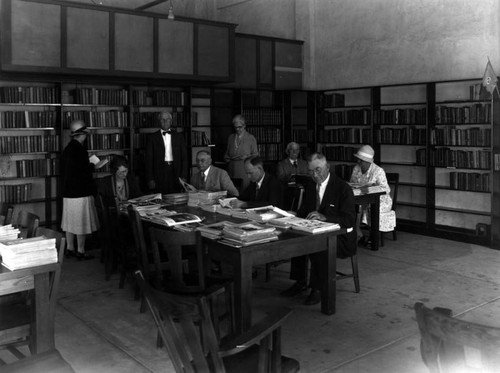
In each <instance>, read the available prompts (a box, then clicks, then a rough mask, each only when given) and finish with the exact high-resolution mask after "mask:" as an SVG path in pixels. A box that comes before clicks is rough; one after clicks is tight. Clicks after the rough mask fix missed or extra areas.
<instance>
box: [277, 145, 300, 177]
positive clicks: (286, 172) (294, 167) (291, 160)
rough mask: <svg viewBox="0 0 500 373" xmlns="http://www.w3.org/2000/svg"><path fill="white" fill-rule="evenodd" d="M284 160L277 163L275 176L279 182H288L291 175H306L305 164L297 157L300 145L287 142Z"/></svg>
mask: <svg viewBox="0 0 500 373" xmlns="http://www.w3.org/2000/svg"><path fill="white" fill-rule="evenodd" d="M285 153H286V154H287V155H288V157H287V158H286V159H283V160H282V161H280V162H278V165H277V167H276V176H277V177H278V179H279V180H280V181H281V182H285V183H287V182H289V181H290V179H291V178H292V176H293V175H307V162H306V161H304V160H303V159H301V158H300V157H299V155H300V145H299V144H297V143H296V142H293V141H292V142H289V143H288V144H287V146H286V150H285Z"/></svg>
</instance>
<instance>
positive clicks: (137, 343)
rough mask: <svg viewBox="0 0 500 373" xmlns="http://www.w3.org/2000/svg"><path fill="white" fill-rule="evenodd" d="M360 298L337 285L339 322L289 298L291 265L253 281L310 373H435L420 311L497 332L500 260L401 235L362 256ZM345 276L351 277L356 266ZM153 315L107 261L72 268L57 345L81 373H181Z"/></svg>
mask: <svg viewBox="0 0 500 373" xmlns="http://www.w3.org/2000/svg"><path fill="white" fill-rule="evenodd" d="M359 266H360V274H361V293H359V294H356V293H354V284H353V282H352V280H351V279H349V280H343V281H340V282H338V283H337V289H338V290H337V313H336V314H335V315H333V316H326V315H323V314H321V313H320V311H319V309H320V307H319V305H318V306H312V307H311V306H304V305H303V304H302V301H303V300H304V298H305V294H304V295H301V296H297V297H295V298H292V299H289V298H283V297H280V296H279V292H280V291H281V290H283V289H285V288H286V287H288V286H289V285H290V284H291V282H290V281H289V280H288V279H287V277H288V273H287V268H288V266H287V265H282V266H280V267H277V268H275V269H274V271H273V273H272V279H271V281H270V282H268V283H266V282H264V281H263V277H264V276H263V268H259V276H258V278H257V279H256V280H255V281H254V309H255V313H254V315H255V317H256V318H258V317H259V315H260V316H261V315H263V314H264V313H265V311H266V309H269V308H270V307H273V306H278V305H279V306H288V307H291V308H293V309H294V313H293V314H292V315H291V317H290V318H289V319H288V320H287V321H286V323H285V325H284V330H283V334H282V341H283V352H284V354H286V355H288V356H292V357H294V358H296V359H297V360H299V362H300V365H301V371H302V372H346V373H347V372H356V373H362V372H387V373H390V372H394V373H396V372H397V373H399V372H405V373H420V372H421V373H424V372H427V369H426V367H425V365H424V364H423V363H422V362H421V358H420V351H419V343H420V339H419V335H418V329H417V324H416V322H415V316H414V312H413V305H414V304H415V302H424V303H425V304H426V305H428V306H430V307H434V306H438V305H439V306H445V307H448V308H451V309H452V310H453V311H454V314H458V315H459V317H460V318H464V319H467V320H474V321H476V322H480V323H484V324H489V325H494V324H495V323H496V325H497V326H498V316H499V315H500V300H499V299H500V290H499V286H500V270H499V268H500V252H498V251H495V250H491V249H488V248H485V247H480V246H476V245H470V244H463V243H458V242H453V241H447V240H441V239H435V238H429V237H425V236H418V235H413V234H408V233H398V241H395V242H394V241H391V240H386V245H385V247H383V248H381V249H380V250H379V251H378V252H372V251H367V250H364V249H361V250H360V252H359ZM339 267H341V268H343V267H345V268H348V267H350V262H349V261H348V260H340V261H339ZM155 344H156V329H155V326H154V324H153V320H152V318H151V315H150V314H149V313H148V312H147V313H144V314H140V313H139V303H138V302H137V301H134V300H133V290H132V286H131V283H130V282H128V283H127V284H126V286H125V289H122V290H120V289H118V275H117V274H115V275H114V276H113V277H112V279H111V280H110V281H108V282H106V281H105V280H104V269H103V266H102V264H101V263H100V262H99V260H98V259H94V260H91V261H86V262H76V261H75V260H74V259H70V260H66V261H65V262H64V266H63V273H62V281H61V289H60V294H59V301H58V307H57V314H56V345H57V348H58V349H59V351H60V352H61V354H62V355H63V356H64V357H65V358H66V360H67V361H68V362H69V363H70V364H71V365H72V366H73V368H74V369H75V371H76V372H82V373H83V372H100V373H104V372H120V373H123V372H134V373H135V372H172V371H173V368H172V365H171V363H170V360H169V358H168V354H167V352H166V350H158V349H156V347H155Z"/></svg>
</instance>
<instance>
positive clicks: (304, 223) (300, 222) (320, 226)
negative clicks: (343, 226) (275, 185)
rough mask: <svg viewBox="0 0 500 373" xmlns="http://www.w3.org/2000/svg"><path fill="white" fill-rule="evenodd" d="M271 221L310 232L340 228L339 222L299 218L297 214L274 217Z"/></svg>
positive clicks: (277, 224) (315, 232)
mask: <svg viewBox="0 0 500 373" xmlns="http://www.w3.org/2000/svg"><path fill="white" fill-rule="evenodd" d="M270 223H272V224H274V225H276V226H281V227H285V228H290V229H292V230H296V231H301V232H306V233H310V234H317V233H324V232H330V231H336V230H338V229H340V225H338V224H337V223H329V222H326V221H321V220H308V219H303V218H298V217H296V216H288V217H284V218H279V219H273V220H271V221H270Z"/></svg>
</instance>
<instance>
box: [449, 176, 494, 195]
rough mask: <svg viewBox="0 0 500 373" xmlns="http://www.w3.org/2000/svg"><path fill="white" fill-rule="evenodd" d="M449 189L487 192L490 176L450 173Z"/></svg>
mask: <svg viewBox="0 0 500 373" xmlns="http://www.w3.org/2000/svg"><path fill="white" fill-rule="evenodd" d="M450 188H451V189H456V190H466V191H471V192H489V191H490V174H489V173H479V172H450Z"/></svg>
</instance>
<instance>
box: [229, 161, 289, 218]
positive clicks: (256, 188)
mask: <svg viewBox="0 0 500 373" xmlns="http://www.w3.org/2000/svg"><path fill="white" fill-rule="evenodd" d="M244 165H245V173H246V174H247V177H248V179H249V180H250V184H249V185H248V186H247V187H246V188H245V190H243V192H242V193H241V194H240V196H239V197H238V199H237V200H234V201H232V202H231V206H232V207H240V208H253V207H261V206H267V205H273V206H276V207H279V208H282V207H283V190H282V185H281V183H280V182H279V180H278V179H276V178H275V177H274V176H273V175H271V174H268V173H267V172H265V171H264V165H263V163H262V159H261V158H260V157H259V156H254V157H249V158H247V159H245V161H244Z"/></svg>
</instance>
